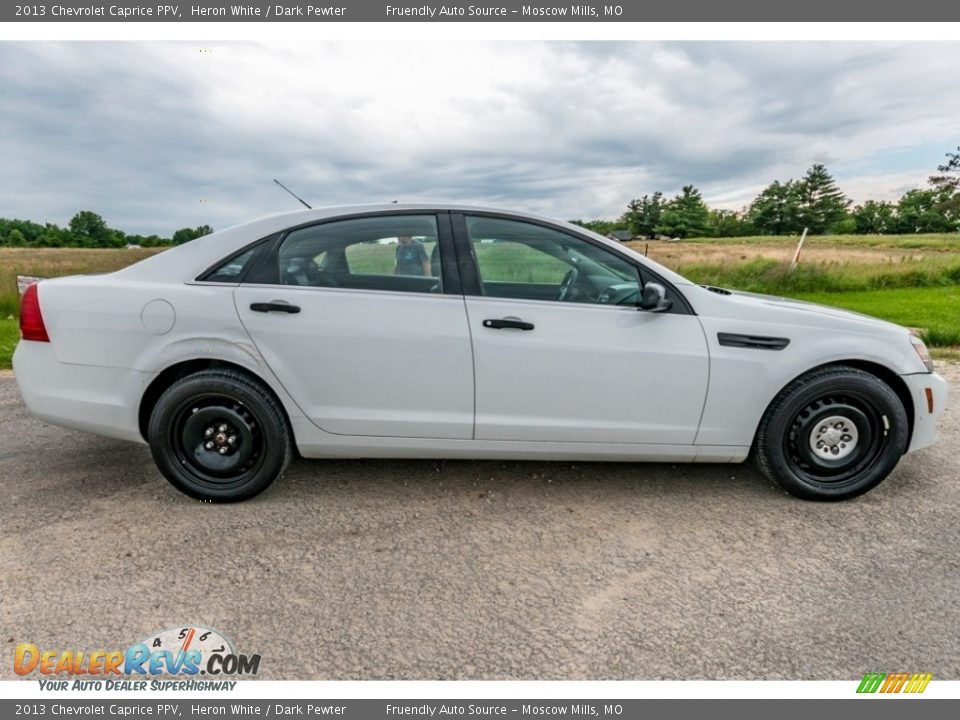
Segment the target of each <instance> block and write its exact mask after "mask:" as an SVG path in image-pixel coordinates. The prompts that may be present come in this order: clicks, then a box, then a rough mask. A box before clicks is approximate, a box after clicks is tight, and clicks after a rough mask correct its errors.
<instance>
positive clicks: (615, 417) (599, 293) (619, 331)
mask: <svg viewBox="0 0 960 720" xmlns="http://www.w3.org/2000/svg"><path fill="white" fill-rule="evenodd" d="M454 229H455V231H457V233H458V237H457V241H458V245H457V247H458V250H459V251H460V253H461V255H467V256H469V257H470V258H471V263H470V264H472V265H473V266H474V267H475V268H476V270H477V273H476V275H475V276H474V277H469V276H468V275H469V273H464V275H463V278H462V280H463V283H464V288H465V289H466V290H467V293H468V294H467V296H466V303H467V311H468V315H469V320H470V328H471V331H472V333H473V349H474V366H475V372H476V396H477V399H476V431H475V437H476V439H478V440H532V441H548V442H602V443H649V444H684V445H686V444H692V443H693V441H694V438H695V437H696V433H697V427H698V425H699V421H700V415H701V412H702V410H703V403H704V399H705V396H706V390H707V378H708V372H709V363H708V354H707V344H706V340H705V338H704V335H703V330H702V329H701V327H700V323H699V322H698V320H697V318H696V316H694V315H693V314H691V313H690V312H689V311H686V310H685V308H684V306H683V305H682V304H681V303H678V304H677V305H676V307H675V309H674V312H669V313H650V312H643V311H639V310H638V309H637V302H638V300H639V292H640V287H641V284H642V278H641V276H640V275H639V270H638V267H637V266H636V265H634V264H633V263H632V262H631V261H629V260H627V259H626V258H624V257H623V256H621V255H619V254H617V253H615V252H614V251H612V250H610V249H607V248H605V247H603V246H602V245H599V244H592V243H590V242H588V241H587V240H586V239H584V238H580V237H578V236H575V235H572V234H568V233H566V232H563V231H561V230H559V229H556V228H553V227H548V226H544V225H540V224H536V223H532V222H527V221H523V220H518V219H512V218H504V217H496V216H482V215H475V216H465V217H463V216H459V215H454ZM671 292H672V293H673V294H674V296H675V297H676V299H677V300H680V301H682V298H681V297H680V296H678V295H676V294H675V292H673V291H671Z"/></svg>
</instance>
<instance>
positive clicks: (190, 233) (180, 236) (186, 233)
mask: <svg viewBox="0 0 960 720" xmlns="http://www.w3.org/2000/svg"><path fill="white" fill-rule="evenodd" d="M212 232H213V228H212V227H210V226H209V225H200V226H199V227H195V228H180V229H179V230H177V231H176V232H175V233H174V234H173V238H172V240H173V244H174V245H183V243H185V242H190V241H191V240H196V239H197V238H200V237H203V236H204V235H209V234H210V233H212Z"/></svg>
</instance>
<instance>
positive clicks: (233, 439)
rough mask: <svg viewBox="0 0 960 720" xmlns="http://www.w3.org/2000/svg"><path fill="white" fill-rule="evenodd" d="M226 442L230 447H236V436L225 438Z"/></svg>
mask: <svg viewBox="0 0 960 720" xmlns="http://www.w3.org/2000/svg"><path fill="white" fill-rule="evenodd" d="M227 442H228V443H230V444H231V445H236V444H237V436H236V435H231V436H230V437H228V438H227Z"/></svg>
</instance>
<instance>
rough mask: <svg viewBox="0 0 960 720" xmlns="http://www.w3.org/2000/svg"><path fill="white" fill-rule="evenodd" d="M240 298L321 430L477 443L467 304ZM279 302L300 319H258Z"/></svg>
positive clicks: (271, 360)
mask: <svg viewBox="0 0 960 720" xmlns="http://www.w3.org/2000/svg"><path fill="white" fill-rule="evenodd" d="M234 294H235V295H234V296H235V299H236V308H237V313H239V316H240V319H241V320H242V322H243V324H244V327H245V328H246V330H247V332H249V334H250V336H251V337H252V338H253V340H254V342H255V343H256V347H257V349H258V350H259V352H260V353H261V354H262V356H263V358H264V359H265V360H266V363H267V364H268V365H269V366H270V367H271V368H272V369H273V371H274V373H275V374H276V375H277V377H278V378H280V381H281V382H282V384H283V385H284V387H285V388H286V390H287V392H288V393H289V394H290V395H291V396H292V397H295V398H297V401H298V403H299V405H300V406H301V407H302V408H303V411H304V413H305V414H306V415H307V417H309V418H310V420H311V421H313V422H314V423H315V424H316V425H317V427H319V428H320V429H322V430H325V431H327V432H329V433H333V434H338V435H368V436H388V437H422V438H461V439H470V438H471V437H472V436H473V392H474V388H473V362H472V359H471V348H470V333H469V330H468V328H467V317H466V311H465V310H464V307H463V298H462V297H461V296H457V295H439V294H426V293H389V292H375V291H366V290H346V289H342V288H300V287H284V286H243V287H240V288H237V289H236V290H235V291H234ZM276 300H279V301H282V302H287V303H289V304H291V305H295V306H296V307H299V308H300V312H298V313H296V314H285V313H263V312H254V311H252V310H251V307H250V306H251V305H252V304H254V303H259V302H272V301H276Z"/></svg>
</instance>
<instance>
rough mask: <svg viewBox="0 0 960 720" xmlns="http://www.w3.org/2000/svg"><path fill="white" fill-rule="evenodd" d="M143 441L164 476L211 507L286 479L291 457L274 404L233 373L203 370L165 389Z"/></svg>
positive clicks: (280, 414) (255, 385)
mask: <svg viewBox="0 0 960 720" xmlns="http://www.w3.org/2000/svg"><path fill="white" fill-rule="evenodd" d="M147 439H148V441H149V443H150V450H151V452H152V453H153V459H154V461H155V462H156V464H157V467H158V468H159V469H160V472H161V473H163V475H164V477H166V478H167V480H169V481H170V483H171V484H173V485H174V487H176V488H177V489H178V490H180V491H182V492H184V493H186V494H187V495H190V496H191V497H194V498H197V499H199V500H207V501H210V502H236V501H239V500H246V499H247V498H250V497H253V496H254V495H256V494H257V493H260V492H262V491H263V490H265V489H266V488H267V487H268V486H269V485H270V483H272V482H273V481H274V480H275V479H276V478H277V477H279V476H280V475H281V474H282V473H283V471H284V470H285V469H286V467H287V464H288V463H289V462H290V456H291V453H292V448H291V441H290V431H289V428H288V426H287V421H286V417H285V416H284V414H283V410H282V409H281V408H280V406H279V404H278V403H277V401H276V400H275V399H274V398H273V396H272V395H271V394H270V393H269V392H268V391H267V390H266V388H264V387H263V386H262V385H261V384H260V383H259V382H257V381H256V380H253V379H251V378H249V377H248V376H246V375H244V374H242V373H239V372H236V371H234V370H204V371H201V372H198V373H195V374H193V375H188V376H187V377H185V378H182V379H180V380H178V381H177V382H175V383H174V384H173V385H171V386H170V387H169V388H167V390H166V391H165V392H164V393H163V395H161V396H160V399H159V400H158V401H157V404H156V405H155V406H154V408H153V412H152V413H151V415H150V423H149V427H148V430H147Z"/></svg>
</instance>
